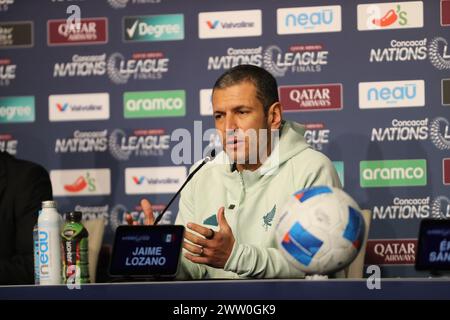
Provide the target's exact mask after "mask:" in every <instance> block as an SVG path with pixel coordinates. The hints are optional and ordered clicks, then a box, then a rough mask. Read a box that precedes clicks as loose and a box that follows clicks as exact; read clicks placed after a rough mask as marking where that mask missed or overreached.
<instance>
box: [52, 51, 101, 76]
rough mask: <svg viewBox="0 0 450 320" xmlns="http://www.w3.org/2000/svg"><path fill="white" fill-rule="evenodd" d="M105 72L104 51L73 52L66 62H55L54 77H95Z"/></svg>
mask: <svg viewBox="0 0 450 320" xmlns="http://www.w3.org/2000/svg"><path fill="white" fill-rule="evenodd" d="M105 73H106V53H103V54H99V55H89V56H82V55H79V54H74V55H73V56H72V59H71V60H70V61H68V62H56V63H55V64H54V66H53V77H54V78H72V77H95V76H103V75H105Z"/></svg>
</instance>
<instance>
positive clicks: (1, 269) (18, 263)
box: [0, 165, 52, 284]
mask: <svg viewBox="0 0 450 320" xmlns="http://www.w3.org/2000/svg"><path fill="white" fill-rule="evenodd" d="M18 176H19V177H21V179H20V183H19V184H18V185H17V186H18V188H17V190H16V197H15V201H14V206H15V208H16V210H15V215H14V220H15V221H14V227H15V232H14V233H15V239H14V244H13V243H11V245H14V246H15V250H14V255H13V256H12V257H11V258H9V259H3V260H0V284H2V283H3V284H6V283H8V284H26V283H34V260H33V227H34V225H35V223H36V221H37V212H38V211H39V209H40V208H41V202H42V201H45V200H51V199H52V186H51V182H50V178H49V176H48V173H47V171H46V170H45V169H44V168H42V167H40V166H37V165H32V166H28V167H27V168H23V170H22V172H20V173H19V174H18Z"/></svg>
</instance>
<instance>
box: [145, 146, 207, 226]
mask: <svg viewBox="0 0 450 320" xmlns="http://www.w3.org/2000/svg"><path fill="white" fill-rule="evenodd" d="M215 157H216V149H212V150H211V153H210V154H209V156H207V157H205V158H204V159H203V161H202V163H200V165H199V166H198V167H197V168H195V170H194V171H192V172H191V174H190V175H189V176H188V177H187V179H186V181H185V182H184V183H183V185H182V186H181V188H180V189H179V190H178V191H177V193H175V195H174V196H173V197H172V199H170V201H169V203H168V204H167V206H166V207H165V208H164V210H163V211H162V212H161V213H160V214H159V216H157V217H156V219H155V223H154V224H153V225H154V226H156V225H157V224H158V223H159V221H161V219H162V217H163V215H164V213H166V211H167V209H168V208H169V207H170V205H171V204H172V202H173V201H174V200H175V199H176V197H177V196H178V195H179V194H180V193H181V191H182V190H183V189H184V187H185V186H186V185H187V183H188V182H189V180H191V179H192V177H193V176H194V175H195V174H196V173H197V172H198V171H199V170H200V169H201V167H203V166H204V165H205V164H206V163H208V162H210V161H212V160H214V158H215Z"/></svg>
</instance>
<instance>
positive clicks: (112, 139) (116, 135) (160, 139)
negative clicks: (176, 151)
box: [108, 129, 170, 161]
mask: <svg viewBox="0 0 450 320" xmlns="http://www.w3.org/2000/svg"><path fill="white" fill-rule="evenodd" d="M108 145H109V151H110V152H111V154H112V156H113V157H114V158H116V159H117V160H122V161H127V160H129V159H130V157H131V156H135V157H160V156H163V155H164V153H165V152H166V151H167V150H169V148H170V135H169V134H166V132H165V130H164V129H148V130H146V129H138V130H134V131H133V133H132V134H130V135H129V134H127V133H126V132H125V131H124V130H122V129H115V130H113V131H112V132H111V134H110V136H109V140H108Z"/></svg>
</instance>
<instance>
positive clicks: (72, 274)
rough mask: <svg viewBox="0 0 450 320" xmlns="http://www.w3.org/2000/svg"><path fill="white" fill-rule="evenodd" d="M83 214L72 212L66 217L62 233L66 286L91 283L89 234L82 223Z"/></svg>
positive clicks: (64, 280)
mask: <svg viewBox="0 0 450 320" xmlns="http://www.w3.org/2000/svg"><path fill="white" fill-rule="evenodd" d="M81 218H82V213H81V212H80V211H72V212H69V213H68V214H67V215H66V223H65V225H64V228H63V230H62V232H61V239H62V250H61V251H62V254H63V257H62V261H63V282H64V283H65V284H69V285H74V284H77V285H78V284H83V283H89V282H90V281H89V255H88V236H89V233H88V231H87V230H86V228H85V227H84V226H83V224H82V223H81Z"/></svg>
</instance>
